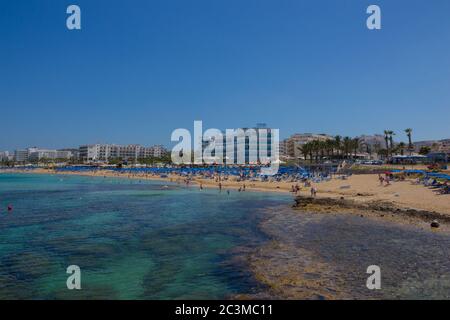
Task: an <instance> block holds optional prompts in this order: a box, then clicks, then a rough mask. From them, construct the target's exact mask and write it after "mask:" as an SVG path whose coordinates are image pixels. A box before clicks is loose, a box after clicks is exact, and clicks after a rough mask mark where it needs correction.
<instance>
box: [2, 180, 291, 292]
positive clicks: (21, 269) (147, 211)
mask: <svg viewBox="0 0 450 320" xmlns="http://www.w3.org/2000/svg"><path fill="white" fill-rule="evenodd" d="M164 185H167V186H168V188H163V186H164ZM291 201H292V199H291V197H289V196H285V195H278V194H267V193H265V194H263V193H254V192H242V193H238V192H237V191H232V192H231V193H230V194H229V195H228V194H227V193H226V192H225V191H222V192H221V193H219V191H218V190H214V189H210V190H202V191H200V190H198V187H195V186H193V187H189V188H186V187H185V186H182V185H177V184H167V183H162V182H150V181H138V180H128V179H120V178H97V177H95V178H93V177H80V176H62V175H55V176H51V175H32V174H26V175H25V174H2V175H0V299H72V298H74V299H80V298H81V299H84V298H96V299H184V298H189V299H219V298H229V297H232V296H233V295H235V294H245V293H252V292H254V291H255V290H257V289H258V286H259V285H258V284H257V283H256V282H255V281H254V280H253V277H252V276H251V274H249V272H247V271H245V270H246V268H244V267H242V266H239V265H238V263H237V262H236V261H235V259H233V256H234V255H235V254H236V252H237V251H240V250H241V251H242V250H244V251H245V249H243V248H246V247H247V248H248V247H256V246H257V245H258V244H259V243H260V242H261V241H264V240H265V237H264V235H263V234H261V233H260V232H259V231H258V228H257V225H258V219H259V215H258V210H259V209H260V208H265V207H270V206H276V205H280V204H288V203H290V202H291ZM8 204H12V205H13V211H12V212H7V209H6V208H7V206H8ZM237 248H241V249H240V250H238V249H237ZM69 265H78V266H79V267H80V268H81V286H82V290H68V289H67V287H66V280H67V277H68V276H69V275H68V274H66V268H67V267H68V266H69Z"/></svg>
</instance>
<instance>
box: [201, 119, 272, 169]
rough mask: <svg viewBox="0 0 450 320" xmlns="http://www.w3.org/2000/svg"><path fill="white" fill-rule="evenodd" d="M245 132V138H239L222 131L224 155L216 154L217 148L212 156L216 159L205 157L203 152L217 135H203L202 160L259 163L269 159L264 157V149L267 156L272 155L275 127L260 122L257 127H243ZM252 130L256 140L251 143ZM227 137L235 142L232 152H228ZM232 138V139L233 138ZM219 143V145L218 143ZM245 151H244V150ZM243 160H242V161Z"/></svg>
mask: <svg viewBox="0 0 450 320" xmlns="http://www.w3.org/2000/svg"><path fill="white" fill-rule="evenodd" d="M241 129H242V130H243V131H244V133H245V134H246V135H245V137H244V138H243V139H238V137H237V135H235V136H234V137H227V136H226V132H222V135H223V139H222V143H221V144H220V145H221V146H222V156H219V155H218V154H217V155H216V153H215V149H214V151H213V152H212V156H213V157H214V159H212V160H211V159H203V152H204V151H205V149H206V148H207V147H208V146H210V145H211V144H212V143H213V142H214V139H215V137H203V140H202V154H201V158H202V159H200V161H202V160H203V161H206V162H208V161H214V160H215V159H216V160H217V161H218V162H220V160H222V162H223V163H228V164H237V163H239V164H242V162H243V163H245V164H257V163H258V162H259V163H262V162H264V161H265V160H267V159H263V158H262V154H264V153H263V152H262V151H263V150H264V151H265V156H266V157H267V158H270V157H272V156H273V155H272V151H273V150H272V144H273V139H274V137H273V131H272V130H273V129H271V128H268V127H267V124H265V123H258V124H256V127H253V128H241ZM251 130H253V131H254V133H255V135H254V138H255V142H256V143H254V144H253V143H251V139H250V136H251V135H252V134H251V133H250V132H251ZM263 134H264V135H265V136H263ZM263 137H264V138H263ZM227 138H228V139H230V141H232V143H233V148H232V150H231V152H230V153H228V154H227V151H230V150H227V145H228V144H229V142H230V141H227ZM231 138H232V140H231ZM217 145H219V144H218V143H217ZM242 151H243V152H242ZM253 157H254V158H253ZM241 161H242V162H241Z"/></svg>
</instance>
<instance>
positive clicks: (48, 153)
mask: <svg viewBox="0 0 450 320" xmlns="http://www.w3.org/2000/svg"><path fill="white" fill-rule="evenodd" d="M73 157H74V155H73V153H72V152H71V151H68V150H45V149H36V148H34V149H33V150H32V151H29V152H28V160H29V161H41V160H43V159H48V160H56V159H63V160H69V159H72V158H73Z"/></svg>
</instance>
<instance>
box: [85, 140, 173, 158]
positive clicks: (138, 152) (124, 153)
mask: <svg viewBox="0 0 450 320" xmlns="http://www.w3.org/2000/svg"><path fill="white" fill-rule="evenodd" d="M166 152H167V151H166V149H165V148H164V147H163V146H162V145H156V146H152V147H143V146H141V145H136V144H133V145H124V146H123V145H115V144H92V145H83V146H80V148H79V158H80V160H82V161H109V160H114V159H118V160H123V161H136V160H138V159H145V158H150V157H161V156H162V155H164V154H165V153H166Z"/></svg>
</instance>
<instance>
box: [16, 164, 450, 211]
mask: <svg viewBox="0 0 450 320" xmlns="http://www.w3.org/2000/svg"><path fill="white" fill-rule="evenodd" d="M9 172H11V171H9ZM17 172H23V171H17ZM30 173H40V174H56V172H55V171H53V170H48V169H37V170H33V171H30ZM57 174H63V175H83V176H93V177H119V178H128V179H140V180H158V181H167V182H177V183H180V184H183V183H185V177H182V176H179V175H175V174H171V175H168V176H167V178H161V177H160V176H158V175H155V176H153V175H148V174H147V175H143V174H128V173H117V172H114V171H107V170H102V171H96V172H84V173H80V172H59V173H57ZM414 180H415V179H406V180H404V181H392V182H391V184H390V185H388V186H386V185H380V183H379V180H378V175H377V174H359V175H356V174H355V175H352V176H350V177H347V179H345V180H342V179H339V178H333V179H331V180H330V181H324V182H320V183H312V186H314V187H315V188H316V189H317V197H319V198H321V197H323V198H332V199H339V198H342V197H344V199H346V200H353V201H355V202H358V203H359V202H361V203H368V202H374V201H379V202H384V203H390V204H392V205H393V206H395V207H399V208H403V209H415V210H426V211H430V212H438V213H440V214H444V215H449V216H450V196H449V195H438V194H436V193H435V192H434V191H433V190H432V189H430V188H427V187H425V186H423V185H416V184H414ZM190 184H191V185H192V184H196V185H197V187H198V185H200V184H201V185H202V186H203V187H209V188H218V187H219V183H218V182H217V181H215V180H214V179H203V178H197V177H194V178H193V179H192V180H191V181H190ZM221 184H222V189H223V190H237V189H239V188H243V186H244V185H245V190H246V191H269V192H284V193H289V192H291V190H292V186H293V185H295V184H296V183H295V182H294V183H292V182H261V181H245V182H239V181H236V177H230V178H229V179H228V180H225V181H221ZM298 185H299V186H300V188H301V189H300V191H299V192H298V194H297V195H302V196H307V195H310V189H311V188H310V187H304V186H303V185H302V184H301V183H298Z"/></svg>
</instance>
